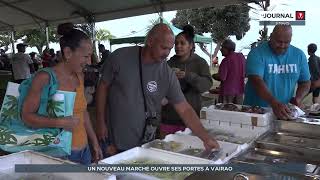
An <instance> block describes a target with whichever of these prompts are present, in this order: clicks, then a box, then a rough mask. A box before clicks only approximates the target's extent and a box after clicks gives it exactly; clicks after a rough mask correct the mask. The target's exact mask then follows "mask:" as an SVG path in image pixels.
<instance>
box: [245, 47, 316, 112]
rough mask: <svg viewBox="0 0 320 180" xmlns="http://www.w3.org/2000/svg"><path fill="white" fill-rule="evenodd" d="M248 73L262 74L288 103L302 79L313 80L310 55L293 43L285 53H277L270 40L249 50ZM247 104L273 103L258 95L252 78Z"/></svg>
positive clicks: (264, 79) (274, 90) (275, 94)
mask: <svg viewBox="0 0 320 180" xmlns="http://www.w3.org/2000/svg"><path fill="white" fill-rule="evenodd" d="M246 74H247V75H258V76H260V77H261V78H262V79H263V81H264V83H265V84H266V86H267V88H268V90H269V91H270V92H271V94H272V95H273V96H274V97H275V98H276V99H277V100H278V101H280V102H282V103H285V104H287V103H289V101H290V99H291V98H292V97H293V96H294V91H295V88H296V85H297V83H298V82H304V81H308V80H310V73H309V68H308V62H307V58H306V56H305V54H304V53H303V52H302V51H301V50H300V49H298V48H296V47H294V46H292V45H290V46H289V47H288V49H287V51H286V52H285V53H284V54H281V55H275V54H274V53H273V52H272V49H271V48H270V46H269V44H268V43H267V42H264V43H262V44H261V45H260V46H258V47H257V48H255V49H253V50H252V51H251V52H250V53H249V55H248V59H247V62H246ZM244 104H247V105H257V106H263V107H267V106H269V104H268V103H267V102H266V101H264V100H263V99H262V98H260V97H259V96H258V95H257V93H256V91H255V89H254V87H253V84H252V82H251V81H250V80H249V81H248V83H247V85H246V88H245V100H244Z"/></svg>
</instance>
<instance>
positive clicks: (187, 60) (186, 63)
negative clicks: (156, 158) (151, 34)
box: [160, 25, 212, 138]
mask: <svg viewBox="0 0 320 180" xmlns="http://www.w3.org/2000/svg"><path fill="white" fill-rule="evenodd" d="M194 36H195V34H194V30H193V27H192V26H190V25H187V26H185V27H184V28H183V31H182V32H181V33H179V34H178V35H177V36H176V38H175V46H174V47H175V51H176V55H174V56H173V57H172V58H170V60H169V61H168V62H167V63H168V65H169V66H170V67H171V68H172V69H173V70H174V71H175V74H176V76H177V78H178V80H179V82H180V86H181V90H182V92H183V94H184V96H185V98H186V100H187V102H188V103H189V104H190V105H191V106H192V108H193V109H194V111H195V112H196V113H197V115H198V116H199V114H200V109H201V93H203V92H206V91H208V90H209V89H210V88H211V86H212V79H211V75H210V70H209V66H208V64H207V62H206V61H205V60H204V59H203V58H201V57H200V56H198V55H197V54H195V53H194V49H195V44H194V40H193V38H194ZM161 119H162V124H161V126H160V136H161V137H162V138H163V137H164V136H165V135H167V134H172V133H175V132H176V131H179V130H184V129H185V124H184V122H183V121H182V119H181V118H180V116H179V115H178V114H177V112H176V111H175V109H174V107H173V105H172V104H166V105H165V106H163V107H162V116H161Z"/></svg>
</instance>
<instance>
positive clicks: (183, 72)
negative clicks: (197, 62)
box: [176, 71, 186, 79]
mask: <svg viewBox="0 0 320 180" xmlns="http://www.w3.org/2000/svg"><path fill="white" fill-rule="evenodd" d="M176 76H177V77H178V79H183V78H185V77H186V72H185V71H178V72H176Z"/></svg>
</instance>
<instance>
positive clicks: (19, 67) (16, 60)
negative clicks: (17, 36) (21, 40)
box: [11, 52, 33, 80]
mask: <svg viewBox="0 0 320 180" xmlns="http://www.w3.org/2000/svg"><path fill="white" fill-rule="evenodd" d="M11 64H12V70H13V75H14V79H15V80H18V79H27V78H29V77H31V73H30V67H29V64H33V61H32V60H31V58H30V56H29V55H27V54H24V53H21V52H19V53H17V54H15V55H14V56H13V57H12V60H11Z"/></svg>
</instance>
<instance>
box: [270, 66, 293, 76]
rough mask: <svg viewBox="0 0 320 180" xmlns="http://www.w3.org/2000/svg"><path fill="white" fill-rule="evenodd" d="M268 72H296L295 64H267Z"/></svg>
mask: <svg viewBox="0 0 320 180" xmlns="http://www.w3.org/2000/svg"><path fill="white" fill-rule="evenodd" d="M268 66H269V74H287V73H298V70H297V64H283V65H279V64H268Z"/></svg>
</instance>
